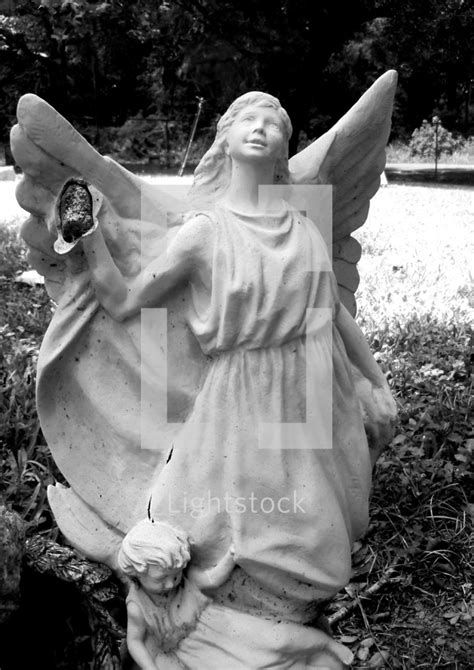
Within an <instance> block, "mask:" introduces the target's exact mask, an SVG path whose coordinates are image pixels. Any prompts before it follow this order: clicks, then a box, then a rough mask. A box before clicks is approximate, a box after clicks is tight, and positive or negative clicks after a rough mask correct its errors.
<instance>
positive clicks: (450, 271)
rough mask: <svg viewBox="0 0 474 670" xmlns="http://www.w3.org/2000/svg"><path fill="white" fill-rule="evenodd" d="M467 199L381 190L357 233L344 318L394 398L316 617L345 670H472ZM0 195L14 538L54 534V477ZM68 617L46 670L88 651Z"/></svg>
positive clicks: (27, 316)
mask: <svg viewBox="0 0 474 670" xmlns="http://www.w3.org/2000/svg"><path fill="white" fill-rule="evenodd" d="M473 194H474V190H473V189H468V188H448V187H440V186H436V187H434V186H433V187H431V186H400V185H391V186H388V187H385V188H382V189H380V191H379V192H378V194H377V195H376V196H375V198H374V200H373V203H372V207H371V211H370V214H369V219H368V221H367V223H366V225H365V226H364V227H363V229H361V230H360V231H359V232H358V234H357V237H358V239H359V240H360V241H361V243H362V246H363V250H364V254H363V258H362V260H361V262H360V264H359V269H360V274H361V284H360V287H359V291H358V294H357V297H358V309H359V312H358V320H359V323H360V325H361V327H362V328H363V330H364V331H365V333H366V335H367V337H368V339H369V342H370V344H371V347H372V350H373V351H374V354H375V356H376V358H377V360H378V361H379V363H380V365H381V366H382V368H383V369H384V371H385V372H386V374H387V377H388V379H389V382H390V384H391V387H392V389H393V392H394V394H395V396H396V399H397V402H398V404H399V422H398V426H397V432H396V437H395V440H394V441H393V444H392V446H391V447H390V449H388V450H387V451H386V452H385V453H384V454H383V455H382V457H381V458H380V460H379V462H378V464H377V466H376V470H375V477H374V487H373V495H372V503H371V525H370V528H369V531H368V533H367V535H366V536H365V538H363V539H362V540H361V541H360V542H358V543H357V545H356V547H355V550H354V574H353V579H352V581H351V584H350V585H349V587H348V588H347V589H346V590H345V591H344V592H343V593H341V594H340V596H339V598H338V599H337V600H336V602H335V603H334V604H333V605H332V606H331V608H330V609H329V611H328V614H330V615H331V616H332V618H333V620H334V621H335V624H334V632H335V634H336V635H337V636H338V637H339V638H340V639H342V641H344V642H345V643H346V644H347V645H348V646H350V647H351V649H352V650H353V651H354V653H355V655H356V662H355V663H354V668H358V669H359V670H362V668H375V667H379V668H380V667H384V668H394V669H395V668H406V669H408V670H411V669H412V668H427V669H431V668H451V669H453V670H456V669H459V670H467V669H468V668H471V667H472V658H473V649H472V646H470V644H471V642H470V639H471V637H472V636H471V634H470V627H471V626H472V614H473V601H472V565H471V564H470V563H469V561H470V560H471V555H472V554H470V538H472V534H471V533H472V513H473V504H472V500H470V499H469V497H468V496H469V492H470V491H472V452H473V445H474V439H473V437H474V436H473V433H472V425H471V424H470V421H469V411H470V405H469V402H470V393H471V386H470V384H471V368H470V365H471V364H472V361H471V360H470V358H469V346H470V345H469V342H470V324H472V321H473V316H474V309H473V301H472V297H473V296H472V274H471V273H472V258H473V251H474V240H473V232H472V222H473V218H474V198H473ZM0 198H1V202H2V212H1V213H0V288H1V294H0V308H1V311H2V314H4V315H5V317H6V318H5V319H4V320H3V322H2V324H1V325H0V353H1V354H3V363H2V369H1V371H0V388H1V390H2V399H1V406H0V412H1V421H2V432H1V433H0V450H1V454H0V456H1V457H2V459H1V466H0V468H1V469H0V496H2V497H3V499H4V500H5V501H6V502H7V504H8V505H9V506H11V507H12V508H14V509H15V510H16V511H18V512H19V514H20V515H21V516H22V517H23V519H24V520H25V521H26V523H27V530H28V532H29V533H30V534H32V533H38V532H39V533H42V534H43V536H45V537H51V538H52V539H55V538H56V537H57V530H56V529H55V527H54V522H53V520H52V519H51V515H50V513H49V511H48V508H47V503H46V499H45V484H47V483H49V482H51V481H53V478H54V477H55V476H59V475H58V473H57V472H56V471H55V469H54V465H53V464H52V462H51V460H50V457H49V454H48V450H47V447H46V445H45V444H44V440H43V438H42V435H41V431H40V429H39V426H38V422H37V418H36V414H35V409H34V374H35V364H36V357H37V350H38V346H39V343H40V340H41V336H42V333H43V331H44V328H45V327H46V325H47V322H48V320H49V318H50V315H51V310H52V305H51V303H50V301H49V299H48V298H47V296H46V295H45V292H44V289H43V288H42V287H30V286H27V285H23V284H17V283H15V282H14V276H15V274H16V273H17V272H18V270H21V269H26V267H27V266H26V263H25V260H24V258H23V255H22V254H23V251H22V249H21V245H20V243H19V242H18V240H17V238H16V232H15V230H16V227H17V225H18V222H19V221H20V220H21V219H22V218H23V215H22V214H21V210H19V209H18V208H17V207H16V205H15V203H14V201H13V200H12V185H11V184H3V183H0ZM74 602H77V599H76V601H74ZM62 607H64V608H67V607H68V605H67V604H66V603H65V602H63V603H62ZM70 607H71V606H70V605H69V610H67V611H66V612H63V613H62V618H63V620H64V622H65V624H64V625H63V628H61V635H59V634H58V631H57V630H54V629H51V630H50V631H49V635H50V639H49V644H51V645H53V646H55V653H54V654H52V655H51V656H50V657H48V658H52V657H53V656H54V658H55V659H56V660H55V663H56V665H54V666H53V665H51V664H50V666H49V667H51V668H53V667H57V668H66V667H67V668H69V667H70V668H75V670H78V669H79V668H83V667H84V668H86V667H89V666H88V665H86V664H85V661H84V665H82V664H81V663H82V661H79V658H81V659H84V658H86V657H87V653H89V652H90V649H89V647H88V638H87V625H86V623H84V617H82V618H80V617H79V618H80V622H79V623H78V621H79V619H77V618H76V616H75V614H74V613H71V611H70ZM343 607H347V612H346V610H343V609H342V608H343ZM343 614H346V615H345V616H343ZM338 618H340V621H339V623H338V622H337V620H338ZM86 620H87V617H86ZM35 625H37V626H39V624H35ZM78 626H79V627H80V631H79V632H78ZM41 630H42V631H43V629H41ZM68 631H69V639H66V640H65V637H66V638H67V634H68ZM47 635H48V631H47V630H46V631H43V632H42V639H44V638H45V636H46V637H47ZM74 635H76V637H75V638H74ZM36 637H37V639H39V636H36ZM58 640H60V641H58ZM60 645H62V647H61V646H60ZM45 653H46V652H45ZM61 654H62V658H61ZM66 657H67V658H66ZM73 659H75V660H73ZM68 663H69V664H68ZM0 665H2V658H1V651H0ZM40 665H41V663H40ZM2 667H4V666H3V665H2ZM9 667H10V666H8V665H5V669H6V670H8V669H9ZM11 667H14V666H11Z"/></svg>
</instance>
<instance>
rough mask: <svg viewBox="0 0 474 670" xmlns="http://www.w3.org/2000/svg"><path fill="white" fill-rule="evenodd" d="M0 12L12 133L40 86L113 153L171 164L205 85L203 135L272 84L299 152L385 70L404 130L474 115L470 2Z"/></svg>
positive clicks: (49, 2)
mask: <svg viewBox="0 0 474 670" xmlns="http://www.w3.org/2000/svg"><path fill="white" fill-rule="evenodd" d="M0 12H3V13H2V14H1V15H0V83H1V89H2V92H3V95H2V99H1V100H0V131H1V133H2V139H3V142H7V141H8V132H9V128H10V127H11V125H12V124H13V123H14V120H15V107H16V102H17V99H18V97H19V96H20V95H21V94H23V93H26V92H28V91H32V92H35V93H37V94H38V95H40V96H41V97H43V98H45V99H46V100H48V102H50V103H51V104H52V105H53V106H54V107H56V108H57V109H58V110H60V111H61V112H62V113H63V114H64V115H65V116H66V117H67V118H69V119H70V120H71V121H72V122H73V123H74V124H75V125H77V126H78V127H79V128H80V129H81V130H82V131H83V132H85V134H86V135H87V136H88V137H89V139H90V140H91V141H92V142H93V143H94V144H96V145H98V146H100V148H101V149H102V150H103V151H108V152H110V153H116V154H118V155H120V156H122V157H124V158H125V159H126V158H127V157H129V158H130V159H131V160H133V159H136V158H145V157H146V158H148V157H152V158H153V157H156V158H157V159H159V158H161V160H163V157H164V156H166V160H167V161H168V163H169V164H173V165H174V164H175V163H176V160H177V155H178V154H180V152H181V150H182V147H183V145H184V143H185V141H186V137H187V134H188V132H189V128H190V126H191V124H192V119H193V116H194V114H195V111H196V97H197V96H202V97H203V98H204V99H205V102H206V104H205V106H204V110H203V115H202V117H201V120H200V124H199V132H198V143H197V144H198V146H199V138H201V142H202V144H203V145H205V144H207V142H208V134H209V133H206V129H209V128H211V127H212V126H213V125H214V123H215V121H216V118H217V117H218V115H219V114H220V113H222V112H223V111H224V110H225V108H226V107H227V105H228V104H229V102H230V101H231V100H232V99H233V98H235V97H236V96H237V95H239V94H240V93H243V92H245V91H247V90H251V89H262V90H266V91H268V92H270V93H273V94H274V95H276V96H278V97H279V98H280V99H281V101H282V104H283V105H284V106H285V107H286V108H287V109H288V112H289V114H290V116H291V118H292V121H293V125H294V129H295V133H294V137H293V140H292V145H291V147H290V148H291V150H292V151H294V150H296V147H297V146H298V142H304V141H305V140H306V139H308V138H309V139H310V138H313V137H315V136H317V135H319V134H320V133H322V132H324V131H325V130H327V129H328V127H330V125H331V124H332V123H334V121H335V120H336V119H337V118H338V117H339V116H340V115H341V114H342V113H344V111H346V110H347V108H348V107H349V106H350V105H351V104H352V103H353V102H354V101H355V100H356V99H357V98H358V97H359V96H360V95H361V94H362V93H363V91H364V90H366V89H367V87H368V86H369V85H370V84H371V83H372V82H373V81H374V79H375V78H376V77H377V76H378V75H380V74H382V73H383V72H384V71H385V70H387V69H389V68H395V69H396V70H398V72H399V75H400V86H399V91H398V96H397V103H396V109H395V115H394V128H393V132H394V137H397V138H401V139H405V138H407V137H408V136H409V135H410V134H411V132H412V131H413V129H414V128H416V127H418V126H420V124H421V122H422V120H423V119H424V118H431V117H432V116H433V115H434V114H437V115H438V116H440V117H441V119H442V122H443V124H444V125H445V126H446V127H447V128H449V129H450V130H453V131H457V132H459V133H463V134H464V135H468V134H470V133H472V128H473V126H474V106H473V104H472V103H474V94H473V93H472V88H474V79H473V77H474V74H473V71H472V53H473V51H474V6H473V5H472V4H471V3H470V2H468V0H424V2H423V3H420V2H419V1H418V0H351V1H350V2H349V1H347V0H320V1H319V2H317V3H315V2H314V0H129V1H125V0H18V1H13V0H3V1H1V0H0ZM471 101H472V102H471ZM209 132H210V131H209Z"/></svg>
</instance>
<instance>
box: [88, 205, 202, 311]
mask: <svg viewBox="0 0 474 670" xmlns="http://www.w3.org/2000/svg"><path fill="white" fill-rule="evenodd" d="M209 224H210V222H209V219H207V217H204V216H197V217H194V218H193V219H191V220H190V221H188V222H187V223H186V224H184V225H183V226H182V227H181V229H180V230H179V231H178V232H177V233H176V234H175V236H174V237H173V239H171V240H170V241H169V242H168V244H167V246H166V248H164V249H163V253H162V254H161V255H160V256H159V258H157V259H155V260H154V261H152V262H151V263H150V264H149V265H148V266H147V267H146V268H145V269H144V270H143V271H142V272H140V273H139V274H138V275H137V276H136V277H135V278H133V279H128V278H126V277H124V276H123V275H122V273H121V272H120V270H119V269H118V267H117V265H116V264H115V263H114V260H113V258H112V256H111V254H110V251H109V249H108V248H107V244H106V243H105V240H104V237H103V235H102V232H101V231H100V227H99V228H98V229H97V230H96V231H95V233H93V234H92V235H89V236H88V237H84V238H83V239H82V246H83V249H84V253H85V255H86V258H87V262H88V264H89V269H90V272H91V278H92V282H93V284H94V288H95V291H96V294H97V298H98V300H99V302H100V303H101V305H102V307H104V309H105V310H106V311H107V312H109V314H110V315H111V316H112V318H113V319H115V320H117V321H122V320H124V319H126V318H128V317H130V316H132V315H133V314H136V313H137V312H139V311H140V309H142V308H144V307H156V306H157V305H158V304H159V303H160V301H162V300H163V299H164V298H165V297H166V295H167V294H168V293H169V292H170V291H171V290H172V289H173V288H174V287H175V286H177V285H178V284H180V283H182V282H184V281H186V280H189V279H191V277H192V276H193V275H194V274H195V273H196V274H199V273H200V272H201V271H202V266H203V265H204V264H205V263H206V256H207V254H206V251H208V249H209V236H210V234H211V231H210V225H209Z"/></svg>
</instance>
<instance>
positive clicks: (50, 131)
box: [17, 93, 142, 218]
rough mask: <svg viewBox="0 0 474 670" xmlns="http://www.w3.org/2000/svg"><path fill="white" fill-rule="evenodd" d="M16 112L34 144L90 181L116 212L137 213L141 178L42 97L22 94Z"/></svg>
mask: <svg viewBox="0 0 474 670" xmlns="http://www.w3.org/2000/svg"><path fill="white" fill-rule="evenodd" d="M17 116H18V121H19V123H20V125H21V127H22V128H23V129H24V131H25V132H26V134H27V135H28V137H29V138H30V139H31V141H32V142H33V143H34V144H35V145H37V146H38V147H40V148H41V149H43V150H44V151H45V152H46V153H47V154H48V155H49V156H50V157H52V158H53V159H55V160H56V161H59V162H60V163H61V164H62V165H64V166H66V167H67V168H68V169H69V170H72V171H73V172H74V173H76V174H80V175H81V176H82V177H83V178H84V179H85V180H86V181H88V182H90V183H91V184H93V185H94V186H95V187H96V188H97V189H98V190H99V191H100V192H101V193H103V194H104V195H105V197H106V198H107V199H108V200H109V201H110V203H111V204H112V206H113V207H114V209H115V210H116V211H117V213H118V214H120V215H121V216H124V217H127V218H138V217H139V216H140V201H141V184H142V180H140V179H139V178H138V177H135V176H134V175H133V174H132V173H131V172H129V171H128V170H126V169H125V168H123V167H121V166H120V165H119V164H118V163H116V162H115V161H112V160H110V159H106V158H104V156H102V155H101V154H100V153H99V152H98V151H96V150H95V149H94V148H93V147H92V146H91V145H90V144H89V142H87V140H86V139H85V138H84V137H83V136H82V135H81V134H80V133H78V132H77V130H76V129H75V128H74V127H73V126H72V125H71V124H70V123H69V121H67V120H66V119H65V118H64V117H63V116H61V114H59V113H58V112H57V111H56V110H55V109H54V108H53V107H51V105H49V104H48V103H47V102H46V101H45V100H42V99H41V98H39V97H38V96H36V95H33V94H31V93H29V94H27V95H24V96H22V97H21V98H20V100H19V102H18V108H17Z"/></svg>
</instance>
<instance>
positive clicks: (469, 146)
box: [387, 137, 474, 166]
mask: <svg viewBox="0 0 474 670" xmlns="http://www.w3.org/2000/svg"><path fill="white" fill-rule="evenodd" d="M387 163H434V149H433V156H432V157H420V156H413V155H412V153H411V152H410V149H409V147H408V145H407V144H405V143H404V142H400V141H395V142H392V143H391V144H389V146H388V148H387ZM439 163H440V164H441V163H442V164H444V165H472V166H474V137H470V138H469V139H468V140H466V143H465V145H464V147H463V148H462V150H458V151H454V152H453V153H452V154H446V153H443V154H441V156H440V157H439Z"/></svg>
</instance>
